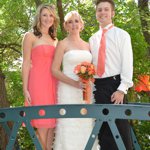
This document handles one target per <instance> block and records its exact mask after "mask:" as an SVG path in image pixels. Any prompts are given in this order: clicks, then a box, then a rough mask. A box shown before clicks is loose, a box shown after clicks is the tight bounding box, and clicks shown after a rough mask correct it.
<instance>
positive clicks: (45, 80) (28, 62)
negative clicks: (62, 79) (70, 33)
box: [22, 5, 57, 150]
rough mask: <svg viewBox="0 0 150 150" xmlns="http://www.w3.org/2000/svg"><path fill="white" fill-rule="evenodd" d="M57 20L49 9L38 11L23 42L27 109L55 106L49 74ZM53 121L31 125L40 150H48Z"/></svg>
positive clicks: (52, 9)
mask: <svg viewBox="0 0 150 150" xmlns="http://www.w3.org/2000/svg"><path fill="white" fill-rule="evenodd" d="M56 27H57V17H56V13H55V9H54V7H53V6H51V5H41V6H39V8H38V10H37V14H36V16H35V22H34V24H33V32H27V33H26V34H25V36H24V38H23V64H22V77H23V92H24V96H25V105H26V106H40V105H53V104H55V103H56V79H55V78H54V77H53V76H52V74H51V64H52V60H53V56H54V51H55V45H56V43H57V40H56ZM55 123H56V122H55V119H36V120H32V121H31V125H32V126H33V127H35V128H37V133H38V137H39V140H40V143H41V145H42V148H43V150H51V146H52V142H53V136H54V131H53V130H54V128H55Z"/></svg>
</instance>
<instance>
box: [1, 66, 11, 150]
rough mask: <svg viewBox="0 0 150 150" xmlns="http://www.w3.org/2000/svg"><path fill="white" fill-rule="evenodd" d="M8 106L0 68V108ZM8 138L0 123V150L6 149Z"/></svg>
mask: <svg viewBox="0 0 150 150" xmlns="http://www.w3.org/2000/svg"><path fill="white" fill-rule="evenodd" d="M2 107H9V102H8V100H7V94H6V87H5V76H4V74H3V73H2V70H1V68H0V108H2ZM7 142H8V138H7V136H6V134H5V131H4V130H3V128H2V126H1V125H0V150H4V149H6V145H7Z"/></svg>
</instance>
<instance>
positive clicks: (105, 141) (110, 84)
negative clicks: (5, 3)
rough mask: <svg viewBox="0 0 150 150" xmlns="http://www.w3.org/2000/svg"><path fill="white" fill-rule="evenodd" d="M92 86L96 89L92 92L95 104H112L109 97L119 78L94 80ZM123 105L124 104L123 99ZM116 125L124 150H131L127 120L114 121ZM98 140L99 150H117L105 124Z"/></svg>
mask: <svg viewBox="0 0 150 150" xmlns="http://www.w3.org/2000/svg"><path fill="white" fill-rule="evenodd" d="M94 84H95V88H96V91H94V98H95V101H96V102H95V103H96V104H112V102H111V95H112V94H113V93H114V92H115V91H116V90H117V88H118V86H119V84H120V76H119V75H117V76H113V77H108V78H103V79H96V80H95V83H94ZM124 103H126V100H125V98H124ZM116 125H117V128H118V130H119V133H120V135H121V137H122V139H123V142H124V144H125V147H126V150H132V139H131V133H130V125H129V122H128V120H123V119H116ZM98 139H99V144H100V146H101V150H118V147H117V145H116V142H115V140H114V138H113V135H112V133H111V130H110V128H109V126H108V123H107V122H104V123H103V125H102V127H101V129H100V131H99V134H98Z"/></svg>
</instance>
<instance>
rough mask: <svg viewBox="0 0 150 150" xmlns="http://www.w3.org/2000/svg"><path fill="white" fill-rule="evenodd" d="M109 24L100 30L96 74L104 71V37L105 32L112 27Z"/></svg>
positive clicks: (99, 74)
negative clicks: (106, 27)
mask: <svg viewBox="0 0 150 150" xmlns="http://www.w3.org/2000/svg"><path fill="white" fill-rule="evenodd" d="M112 27H113V25H112V26H110V27H109V28H108V29H103V31H102V37H101V41H100V48H99V54H98V64H97V74H98V76H100V77H101V76H102V75H103V73H104V72H105V58H106V39H105V33H106V32H107V31H108V30H109V29H110V28H112Z"/></svg>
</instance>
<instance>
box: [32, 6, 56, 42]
mask: <svg viewBox="0 0 150 150" xmlns="http://www.w3.org/2000/svg"><path fill="white" fill-rule="evenodd" d="M44 8H46V9H48V10H49V11H50V12H51V13H52V15H53V16H54V24H53V25H52V26H51V27H50V28H49V35H50V36H51V38H52V39H53V40H55V39H56V34H57V33H56V32H57V26H58V18H57V15H56V11H55V7H54V6H53V5H49V4H42V5H40V6H39V7H38V8H37V12H36V15H35V18H34V22H33V33H34V35H35V36H39V37H41V36H42V33H41V31H40V28H41V22H40V19H41V12H42V10H43V9H44Z"/></svg>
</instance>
